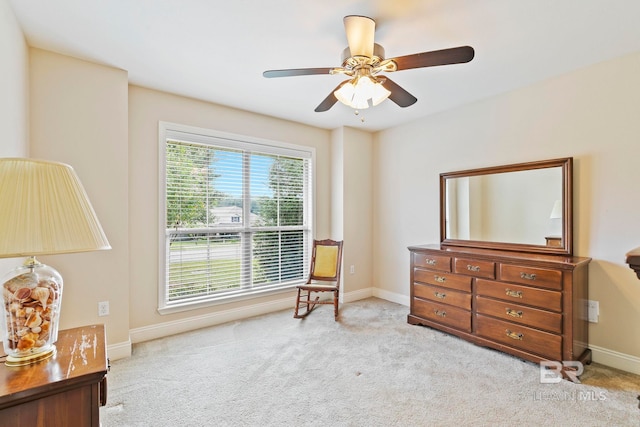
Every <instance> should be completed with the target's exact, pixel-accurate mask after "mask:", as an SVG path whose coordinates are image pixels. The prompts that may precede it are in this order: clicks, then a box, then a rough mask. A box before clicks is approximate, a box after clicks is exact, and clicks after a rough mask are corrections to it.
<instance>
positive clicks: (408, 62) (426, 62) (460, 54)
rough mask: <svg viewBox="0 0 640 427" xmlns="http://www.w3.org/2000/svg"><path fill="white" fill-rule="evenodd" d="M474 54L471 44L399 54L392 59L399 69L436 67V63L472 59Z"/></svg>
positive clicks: (441, 63)
mask: <svg viewBox="0 0 640 427" xmlns="http://www.w3.org/2000/svg"><path fill="white" fill-rule="evenodd" d="M474 55H475V51H474V50H473V48H472V47H471V46H460V47H452V48H450V49H442V50H433V51H431V52H422V53H414V54H413V55H406V56H398V57H397V58H391V61H393V62H395V63H396V64H397V65H398V69H397V71H400V70H408V69H410V68H422V67H434V66H436V65H448V64H461V63H464V62H469V61H471V60H472V59H473V57H474Z"/></svg>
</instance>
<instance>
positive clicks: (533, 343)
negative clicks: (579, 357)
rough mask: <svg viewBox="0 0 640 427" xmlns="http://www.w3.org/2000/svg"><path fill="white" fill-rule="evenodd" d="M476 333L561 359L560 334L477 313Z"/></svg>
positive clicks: (511, 345)
mask: <svg viewBox="0 0 640 427" xmlns="http://www.w3.org/2000/svg"><path fill="white" fill-rule="evenodd" d="M476 318H477V322H476V333H477V334H478V335H479V336H482V337H484V338H488V339H490V340H493V341H497V342H500V343H502V344H505V345H508V346H510V347H515V348H518V349H521V350H525V351H527V352H530V353H535V354H538V355H540V356H542V357H544V358H547V359H549V360H562V336H560V335H555V334H552V333H549V332H544V331H539V330H537V329H533V328H529V327H527V326H522V325H517V324H515V323H510V322H505V321H502V320H498V319H493V318H490V317H485V316H482V315H477V316H476Z"/></svg>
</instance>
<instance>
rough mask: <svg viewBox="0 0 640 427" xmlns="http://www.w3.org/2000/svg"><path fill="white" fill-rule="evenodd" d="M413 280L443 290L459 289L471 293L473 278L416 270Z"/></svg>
mask: <svg viewBox="0 0 640 427" xmlns="http://www.w3.org/2000/svg"><path fill="white" fill-rule="evenodd" d="M413 279H414V280H415V281H416V282H422V283H428V284H430V285H434V286H441V287H443V288H450V289H458V290H460V291H465V292H471V277H469V276H459V275H456V274H449V273H441V272H437V271H429V270H422V269H420V268H416V269H414V271H413Z"/></svg>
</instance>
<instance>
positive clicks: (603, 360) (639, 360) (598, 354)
mask: <svg viewBox="0 0 640 427" xmlns="http://www.w3.org/2000/svg"><path fill="white" fill-rule="evenodd" d="M589 348H590V349H591V356H592V359H593V361H594V362H595V363H600V364H602V365H606V366H610V367H612V368H616V369H620V370H621V371H626V372H631V373H632V374H638V375H640V357H636V356H631V355H629V354H624V353H619V352H617V351H613V350H609V349H607V348H602V347H598V346H597V345H589Z"/></svg>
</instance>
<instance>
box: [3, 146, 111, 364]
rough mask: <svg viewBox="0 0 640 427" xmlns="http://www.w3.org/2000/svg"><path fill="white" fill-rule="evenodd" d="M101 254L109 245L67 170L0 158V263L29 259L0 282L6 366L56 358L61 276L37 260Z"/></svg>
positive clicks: (57, 165) (55, 165)
mask: <svg viewBox="0 0 640 427" xmlns="http://www.w3.org/2000/svg"><path fill="white" fill-rule="evenodd" d="M101 249H111V246H109V242H108V241H107V238H106V236H105V234H104V231H103V230H102V227H101V226H100V223H99V222H98V218H97V217H96V214H95V212H94V210H93V207H92V206H91V203H90V202H89V199H88V197H87V194H86V192H85V191H84V188H83V187H82V184H81V183H80V180H79V179H78V176H77V175H76V173H75V171H74V170H73V169H72V168H71V167H70V166H68V165H65V164H62V163H57V162H49V161H42V160H32V159H21V158H1V159H0V258H14V257H24V256H26V257H28V258H27V260H26V261H25V263H24V265H22V266H20V267H18V268H16V269H15V270H13V271H11V272H9V273H8V274H6V275H5V276H4V277H3V278H1V279H0V290H1V291H2V295H1V296H0V300H1V302H2V308H1V309H0V314H1V315H0V332H1V333H2V342H3V346H4V351H5V353H6V354H7V357H6V360H5V364H6V365H8V366H21V365H27V364H30V363H34V362H37V361H40V360H44V359H47V358H49V357H51V356H53V355H54V354H55V352H56V348H55V345H54V344H55V342H56V341H57V340H58V320H59V316H60V303H61V301H62V277H61V276H60V274H59V273H58V272H57V271H56V270H55V269H53V268H52V267H49V266H47V265H44V264H42V263H40V262H39V261H37V260H36V258H35V257H36V256H37V255H52V254H63V253H74V252H86V251H94V250H101Z"/></svg>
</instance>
